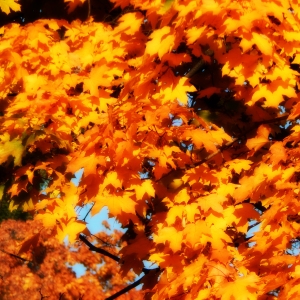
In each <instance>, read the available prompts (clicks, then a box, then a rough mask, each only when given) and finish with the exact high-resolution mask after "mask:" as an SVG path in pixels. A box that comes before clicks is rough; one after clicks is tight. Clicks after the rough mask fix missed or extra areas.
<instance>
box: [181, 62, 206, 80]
mask: <svg viewBox="0 0 300 300" xmlns="http://www.w3.org/2000/svg"><path fill="white" fill-rule="evenodd" d="M204 63H205V61H204V60H203V59H202V58H201V59H200V61H198V62H197V63H196V64H195V65H194V66H193V68H191V69H190V71H189V72H188V73H187V74H186V75H185V77H187V78H191V77H192V76H193V75H194V74H195V73H197V71H198V70H199V69H200V68H202V67H203V66H204Z"/></svg>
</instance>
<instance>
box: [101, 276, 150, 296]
mask: <svg viewBox="0 0 300 300" xmlns="http://www.w3.org/2000/svg"><path fill="white" fill-rule="evenodd" d="M145 276H146V275H144V276H143V277H141V278H140V279H139V280H137V281H135V282H133V283H132V284H130V285H128V286H127V287H126V288H124V289H123V290H121V291H119V292H117V293H115V294H113V295H112V296H110V297H108V298H106V299H105V300H113V299H116V298H118V297H119V296H121V295H123V294H125V293H127V292H129V291H130V290H132V289H134V288H135V287H137V286H138V285H140V284H141V283H142V280H143V278H144V277H145Z"/></svg>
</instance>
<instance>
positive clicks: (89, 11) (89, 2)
mask: <svg viewBox="0 0 300 300" xmlns="http://www.w3.org/2000/svg"><path fill="white" fill-rule="evenodd" d="M87 3H88V14H87V19H89V18H90V16H91V0H88V1H87Z"/></svg>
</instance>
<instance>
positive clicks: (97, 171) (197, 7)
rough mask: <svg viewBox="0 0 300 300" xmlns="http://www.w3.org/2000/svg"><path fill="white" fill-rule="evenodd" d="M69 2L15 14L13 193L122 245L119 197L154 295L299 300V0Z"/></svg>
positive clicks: (131, 246)
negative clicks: (85, 211)
mask: <svg viewBox="0 0 300 300" xmlns="http://www.w3.org/2000/svg"><path fill="white" fill-rule="evenodd" d="M25 2H26V1H25ZM46 2H47V1H44V2H43V3H44V4H45V3H46ZM65 2H66V4H67V5H68V8H67V10H66V11H67V13H69V14H72V13H73V14H74V16H76V11H81V12H84V14H85V16H83V15H82V14H80V13H78V14H79V15H80V19H74V20H71V19H67V18H66V19H58V18H55V16H52V18H51V19H37V20H35V21H32V22H31V21H30V22H28V23H26V22H27V21H28V20H27V21H26V20H25V21H26V22H24V24H22V22H20V24H17V23H7V24H5V25H4V26H3V27H1V28H0V35H1V37H0V113H1V117H0V124H1V127H0V130H1V132H0V133H1V135H0V164H1V165H0V192H1V196H2V198H3V200H2V201H9V203H10V208H11V210H13V209H15V208H17V207H22V209H23V210H25V211H28V212H31V213H32V214H33V215H34V218H35V220H40V221H41V222H42V224H43V225H42V226H43V229H42V230H45V231H47V232H48V231H51V233H52V234H53V236H55V237H56V238H58V240H60V241H61V242H62V241H63V239H64V238H65V237H66V236H68V238H69V240H70V241H71V242H75V241H77V240H81V241H82V242H83V243H84V244H86V245H87V247H89V248H90V249H91V250H93V251H96V252H99V253H102V254H103V255H106V256H109V255H110V252H109V251H106V250H105V251H101V250H102V248H101V247H100V248H96V246H93V244H92V243H91V242H89V241H90V240H89V238H90V233H89V232H88V230H87V228H86V222H85V220H84V219H83V220H80V219H78V217H77V213H76V209H77V208H78V207H84V206H86V205H93V207H92V209H91V213H92V214H96V213H98V212H99V211H101V210H102V208H103V207H107V208H108V209H109V215H110V217H115V218H116V219H117V220H118V221H119V222H120V224H121V226H122V227H123V228H124V229H126V233H125V234H124V236H123V237H122V241H124V244H123V246H122V247H121V248H120V250H119V252H118V253H117V254H115V255H110V256H109V257H111V258H112V259H114V260H116V261H117V262H118V263H119V264H120V268H121V272H122V274H124V275H125V274H127V273H128V272H129V271H130V270H133V271H134V272H135V274H137V275H141V276H142V277H141V278H140V279H139V281H138V282H137V284H139V283H143V293H144V295H145V298H146V299H150V298H151V299H154V300H158V299H191V300H192V299H222V300H229V299H230V300H232V299H245V300H246V299H250V300H252V299H297V297H299V296H300V295H299V289H298V285H299V283H300V276H298V275H299V272H298V271H299V267H300V261H299V257H298V256H297V255H296V254H298V253H299V250H298V248H299V240H300V234H299V231H300V216H299V214H298V212H299V211H300V204H299V201H298V194H299V180H300V163H299V157H300V152H299V141H300V125H299V123H300V122H299V115H300V104H299V101H298V99H299V96H298V95H299V88H298V80H299V73H300V44H299V36H300V4H299V2H298V1H295V0H290V1H285V0H284V1H276V0H247V1H232V0H222V1H221V0H166V1H159V0H155V1H153V0H151V1H145V0H111V4H107V6H105V8H103V11H102V14H100V15H101V17H99V16H100V15H98V14H97V12H98V11H101V8H100V9H99V5H98V6H97V5H96V2H97V1H85V0H80V1H78V0H76V1H75V0H72V1H67V0H66V1H65ZM104 3H106V2H104ZM80 5H83V6H81V7H80ZM44 7H46V6H44ZM62 7H63V5H62ZM82 7H85V9H83V8H82ZM96 7H97V9H96ZM0 9H1V10H2V11H3V12H4V13H6V14H9V13H10V10H14V11H18V10H21V11H22V6H20V5H19V4H18V2H17V1H15V0H10V1H4V0H0ZM93 9H95V10H94V11H93ZM46 12H47V9H46V8H45V9H44V11H42V13H46ZM81 169H83V176H82V178H81V180H80V182H79V185H78V186H76V185H74V184H73V183H72V182H71V179H72V178H73V177H74V175H75V173H76V172H77V171H79V170H81ZM253 227H255V228H256V229H257V231H256V232H254V231H253V230H251V229H252V228H253ZM33 239H34V237H32V238H31V239H30V237H29V236H28V240H27V242H28V243H29V241H30V240H31V241H33ZM33 246H34V245H33ZM33 246H32V247H33ZM145 262H148V264H149V263H150V264H151V263H152V264H153V267H151V268H146V267H145ZM116 296H117V295H116ZM109 299H113V298H109Z"/></svg>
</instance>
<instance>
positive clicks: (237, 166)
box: [224, 159, 253, 174]
mask: <svg viewBox="0 0 300 300" xmlns="http://www.w3.org/2000/svg"><path fill="white" fill-rule="evenodd" d="M251 164H253V162H252V161H250V160H246V159H234V160H231V161H229V162H226V163H225V164H224V166H225V167H227V168H228V169H229V170H234V171H235V172H236V173H238V174H240V173H241V172H242V170H249V169H250V168H251Z"/></svg>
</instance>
